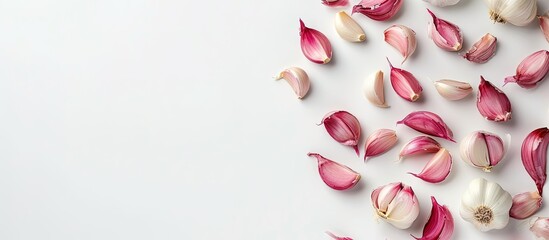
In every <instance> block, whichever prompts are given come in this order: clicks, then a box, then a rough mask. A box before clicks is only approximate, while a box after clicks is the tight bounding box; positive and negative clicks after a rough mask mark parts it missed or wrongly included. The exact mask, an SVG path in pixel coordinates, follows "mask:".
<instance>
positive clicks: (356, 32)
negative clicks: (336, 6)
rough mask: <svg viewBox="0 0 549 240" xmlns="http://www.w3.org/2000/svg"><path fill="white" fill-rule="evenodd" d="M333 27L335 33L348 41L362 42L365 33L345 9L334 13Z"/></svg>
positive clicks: (364, 38)
mask: <svg viewBox="0 0 549 240" xmlns="http://www.w3.org/2000/svg"><path fill="white" fill-rule="evenodd" d="M335 29H336V31H337V34H339V36H340V37H341V38H343V39H344V40H347V41H349V42H364V41H365V40H366V34H365V33H364V30H362V27H360V25H358V23H357V22H356V21H355V20H354V19H353V18H352V17H351V16H349V14H347V13H346V12H345V11H341V12H338V13H336V17H335Z"/></svg>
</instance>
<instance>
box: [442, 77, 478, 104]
mask: <svg viewBox="0 0 549 240" xmlns="http://www.w3.org/2000/svg"><path fill="white" fill-rule="evenodd" d="M434 84H435V88H436V89H437V92H438V93H439V94H440V96H442V97H443V98H446V99H448V100H451V101H456V100H461V99H463V98H465V97H467V96H469V94H471V93H472V92H473V87H471V84H469V83H466V82H459V81H455V80H449V79H442V80H438V81H435V83H434Z"/></svg>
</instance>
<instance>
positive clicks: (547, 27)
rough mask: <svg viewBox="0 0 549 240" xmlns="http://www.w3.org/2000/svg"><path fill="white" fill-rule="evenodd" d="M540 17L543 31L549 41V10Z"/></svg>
mask: <svg viewBox="0 0 549 240" xmlns="http://www.w3.org/2000/svg"><path fill="white" fill-rule="evenodd" d="M538 18H539V26H540V28H541V32H543V35H544V36H545V39H546V40H547V42H549V11H548V12H546V13H545V14H543V15H541V16H538Z"/></svg>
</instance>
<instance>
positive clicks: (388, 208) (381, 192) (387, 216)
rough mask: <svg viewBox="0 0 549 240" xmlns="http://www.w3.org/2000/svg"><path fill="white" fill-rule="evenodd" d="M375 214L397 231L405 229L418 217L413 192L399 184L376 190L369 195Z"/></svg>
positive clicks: (406, 186)
mask: <svg viewBox="0 0 549 240" xmlns="http://www.w3.org/2000/svg"><path fill="white" fill-rule="evenodd" d="M371 198H372V205H373V207H374V209H375V211H376V214H377V215H378V216H379V217H381V218H382V219H383V220H385V221H386V222H388V223H390V224H391V225H393V226H394V227H396V228H398V229H407V228H409V227H410V226H411V225H412V223H414V221H415V220H416V219H417V216H418V215H419V202H418V200H417V197H416V194H415V193H414V190H413V189H412V188H411V187H410V186H408V185H405V184H403V183H401V182H396V183H390V184H387V185H384V186H381V187H378V188H376V189H375V190H374V191H373V192H372V195H371Z"/></svg>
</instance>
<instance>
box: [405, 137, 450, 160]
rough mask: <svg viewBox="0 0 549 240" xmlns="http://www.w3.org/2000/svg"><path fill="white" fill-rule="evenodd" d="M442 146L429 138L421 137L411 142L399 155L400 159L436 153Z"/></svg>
mask: <svg viewBox="0 0 549 240" xmlns="http://www.w3.org/2000/svg"><path fill="white" fill-rule="evenodd" d="M440 148H441V146H440V143H438V142H437V141H436V140H435V139H432V138H431V137H427V136H419V137H415V138H413V139H412V140H410V141H409V142H408V143H406V145H404V147H402V149H401V150H400V153H399V155H398V156H399V158H400V159H403V158H404V157H408V156H413V155H418V154H424V153H436V152H438V150H440Z"/></svg>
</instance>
